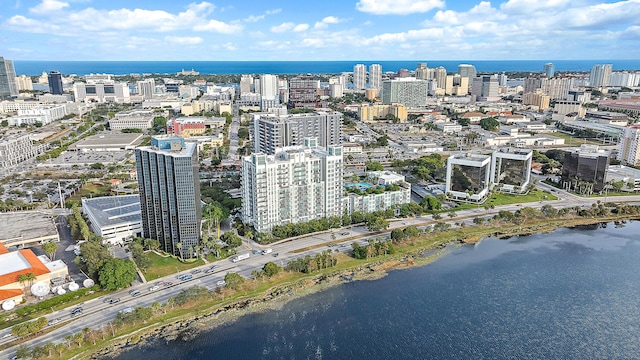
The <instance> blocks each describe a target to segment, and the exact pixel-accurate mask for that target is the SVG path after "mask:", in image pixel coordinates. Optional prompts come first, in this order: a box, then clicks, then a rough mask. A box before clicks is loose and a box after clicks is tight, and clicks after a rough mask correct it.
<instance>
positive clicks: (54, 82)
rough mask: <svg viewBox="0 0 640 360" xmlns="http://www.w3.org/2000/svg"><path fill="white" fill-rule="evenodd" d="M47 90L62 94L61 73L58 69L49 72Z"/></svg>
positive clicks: (54, 93)
mask: <svg viewBox="0 0 640 360" xmlns="http://www.w3.org/2000/svg"><path fill="white" fill-rule="evenodd" d="M49 92H50V93H51V94H53V95H62V93H63V92H64V89H63V88H62V74H60V72H59V71H51V72H49Z"/></svg>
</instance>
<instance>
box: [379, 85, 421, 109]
mask: <svg viewBox="0 0 640 360" xmlns="http://www.w3.org/2000/svg"><path fill="white" fill-rule="evenodd" d="M428 91H429V84H428V82H427V81H426V80H418V79H416V78H398V79H394V80H388V81H383V82H382V93H381V98H382V103H383V104H386V105H390V104H393V103H400V104H403V105H404V106H406V107H408V108H420V107H425V106H427V95H428Z"/></svg>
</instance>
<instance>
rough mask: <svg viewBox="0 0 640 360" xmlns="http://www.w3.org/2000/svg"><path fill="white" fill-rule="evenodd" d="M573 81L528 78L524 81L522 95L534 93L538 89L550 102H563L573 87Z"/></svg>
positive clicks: (560, 78) (552, 78)
mask: <svg viewBox="0 0 640 360" xmlns="http://www.w3.org/2000/svg"><path fill="white" fill-rule="evenodd" d="M573 81H574V79H573V78H571V77H551V78H550V77H546V76H543V77H539V76H536V77H528V78H526V79H525V80H524V93H525V94H526V93H534V92H536V90H537V89H540V90H541V91H542V93H543V94H546V95H549V97H550V98H551V100H564V99H566V98H567V94H568V93H569V90H571V89H572V88H573V87H574V85H573Z"/></svg>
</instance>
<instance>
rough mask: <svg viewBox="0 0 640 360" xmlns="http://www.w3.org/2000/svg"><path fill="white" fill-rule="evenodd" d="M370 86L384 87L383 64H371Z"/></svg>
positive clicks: (371, 87) (374, 87) (373, 87)
mask: <svg viewBox="0 0 640 360" xmlns="http://www.w3.org/2000/svg"><path fill="white" fill-rule="evenodd" d="M369 88H370V89H380V88H382V65H380V64H371V65H370V66H369Z"/></svg>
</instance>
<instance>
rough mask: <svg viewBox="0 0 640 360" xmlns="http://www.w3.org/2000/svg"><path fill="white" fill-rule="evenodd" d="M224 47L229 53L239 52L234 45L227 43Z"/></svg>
mask: <svg viewBox="0 0 640 360" xmlns="http://www.w3.org/2000/svg"><path fill="white" fill-rule="evenodd" d="M222 47H224V48H225V49H227V50H229V51H236V50H238V48H237V47H236V46H235V45H234V44H232V43H226V44H224V45H222Z"/></svg>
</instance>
